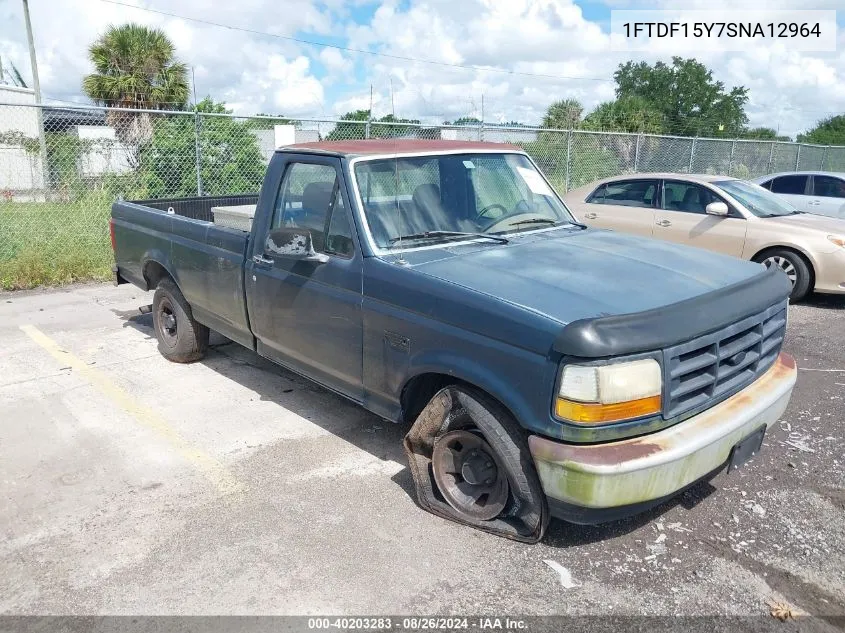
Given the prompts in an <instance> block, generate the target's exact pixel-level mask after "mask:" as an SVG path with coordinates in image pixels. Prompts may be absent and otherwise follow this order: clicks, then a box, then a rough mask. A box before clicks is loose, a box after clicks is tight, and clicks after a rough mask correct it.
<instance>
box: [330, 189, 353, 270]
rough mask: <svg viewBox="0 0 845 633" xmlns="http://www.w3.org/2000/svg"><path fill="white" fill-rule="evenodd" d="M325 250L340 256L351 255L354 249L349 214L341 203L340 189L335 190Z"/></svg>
mask: <svg viewBox="0 0 845 633" xmlns="http://www.w3.org/2000/svg"><path fill="white" fill-rule="evenodd" d="M325 250H326V253H331V254H333V255H340V256H341V257H352V254H353V252H354V250H355V249H354V247H353V243H352V227H351V226H350V225H349V214H348V213H347V212H346V207H345V206H344V205H343V195H341V193H340V189H338V190H337V191H336V192H335V199H334V203H333V204H332V215H331V220H330V221H329V230H328V233H327V234H326V249H325Z"/></svg>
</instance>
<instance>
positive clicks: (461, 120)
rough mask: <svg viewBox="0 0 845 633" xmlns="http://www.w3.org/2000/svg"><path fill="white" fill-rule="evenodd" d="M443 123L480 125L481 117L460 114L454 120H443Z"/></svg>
mask: <svg viewBox="0 0 845 633" xmlns="http://www.w3.org/2000/svg"><path fill="white" fill-rule="evenodd" d="M443 125H481V119H479V118H477V117H474V116H462V117H458V118H457V119H455V120H454V121H443Z"/></svg>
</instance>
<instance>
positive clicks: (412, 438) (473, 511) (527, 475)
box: [405, 385, 549, 543]
mask: <svg viewBox="0 0 845 633" xmlns="http://www.w3.org/2000/svg"><path fill="white" fill-rule="evenodd" d="M405 454H406V455H407V456H408V462H409V464H410V467H411V473H412V474H413V477H414V484H415V486H416V489H417V498H418V500H419V504H420V506H422V507H423V509H425V510H428V511H429V512H431V513H433V514H436V515H438V516H441V517H443V518H446V519H450V520H452V521H455V522H458V523H463V524H466V525H470V526H472V527H475V528H477V529H480V530H484V531H485V532H490V533H492V534H496V535H499V536H505V537H507V538H511V539H514V540H517V541H523V542H525V543H536V542H537V541H539V540H540V539H541V538H543V534H544V533H545V530H546V527H547V525H548V522H549V509H548V504H547V503H546V497H545V494H544V493H543V488H542V485H541V484H540V479H539V477H538V476H537V471H536V469H535V468H534V461H533V460H532V458H531V454H530V452H529V450H528V445H527V442H526V439H525V432H524V431H523V429H522V428H521V427H520V426H519V424H517V422H516V420H514V419H513V416H511V415H510V413H508V412H507V411H506V410H505V409H504V407H502V406H501V405H500V404H499V403H498V402H496V401H495V400H493V399H492V398H490V397H489V396H487V395H486V394H484V393H483V392H481V391H478V390H477V389H473V388H472V387H468V386H464V385H452V386H449V387H446V388H444V389H442V390H440V391H439V392H438V393H436V394H435V395H434V397H433V398H432V399H431V400H430V401H429V403H428V404H427V405H426V407H425V408H424V409H423V410H422V412H421V413H420V415H419V416H418V417H417V419H416V421H415V422H414V425H413V426H412V427H411V430H410V431H409V432H408V434H407V435H406V436H405Z"/></svg>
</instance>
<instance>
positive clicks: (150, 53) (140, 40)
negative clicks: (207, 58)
mask: <svg viewBox="0 0 845 633" xmlns="http://www.w3.org/2000/svg"><path fill="white" fill-rule="evenodd" d="M88 56H89V58H90V60H91V62H92V64H93V65H94V72H93V73H92V74H90V75H87V76H86V77H85V78H84V79H83V80H82V89H83V91H84V92H85V94H86V95H88V97H89V98H90V99H91V100H92V101H94V103H97V104H100V105H106V106H112V107H120V108H137V109H145V110H179V109H182V108H183V107H184V106H185V104H186V103H187V101H188V70H187V66H185V64H183V63H181V62H179V61H177V60H176V59H175V48H174V46H173V43H172V42H171V41H170V40H169V39H168V37H167V35H165V34H164V32H163V31H161V30H159V29H153V28H149V27H146V26H142V25H140V24H132V23H130V24H124V25H122V26H112V27H109V29H108V30H107V31H106V32H105V33H104V34H103V35H101V36H100V37H99V38H97V40H96V41H95V42H94V43H93V44H92V45H91V47H90V48H89V49H88ZM108 116H109V124H110V125H112V126H113V127H114V128H115V129H116V131H117V134H118V135H119V137H120V138H121V140H123V141H125V142H136V143H137V142H142V141H146V140H149V137H150V135H151V134H152V122H151V118H150V116H149V115H148V114H136V115H132V114H127V113H124V112H113V111H112V112H109V115H108Z"/></svg>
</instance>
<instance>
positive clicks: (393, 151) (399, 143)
mask: <svg viewBox="0 0 845 633" xmlns="http://www.w3.org/2000/svg"><path fill="white" fill-rule="evenodd" d="M278 151H280V152H307V153H314V154H326V155H332V156H346V157H355V156H373V155H378V154H387V155H390V156H393V155H403V154H406V155H411V154H420V153H423V152H431V153H438V152H449V153H457V152H461V151H466V152H468V153H469V152H513V151H517V152H521V151H522V149H521V148H519V147H517V146H516V145H510V144H508V143H483V142H480V141H444V140H420V139H368V140H357V141H319V142H316V143H297V144H295V145H287V146H285V147H280V148H279V149H278Z"/></svg>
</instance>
